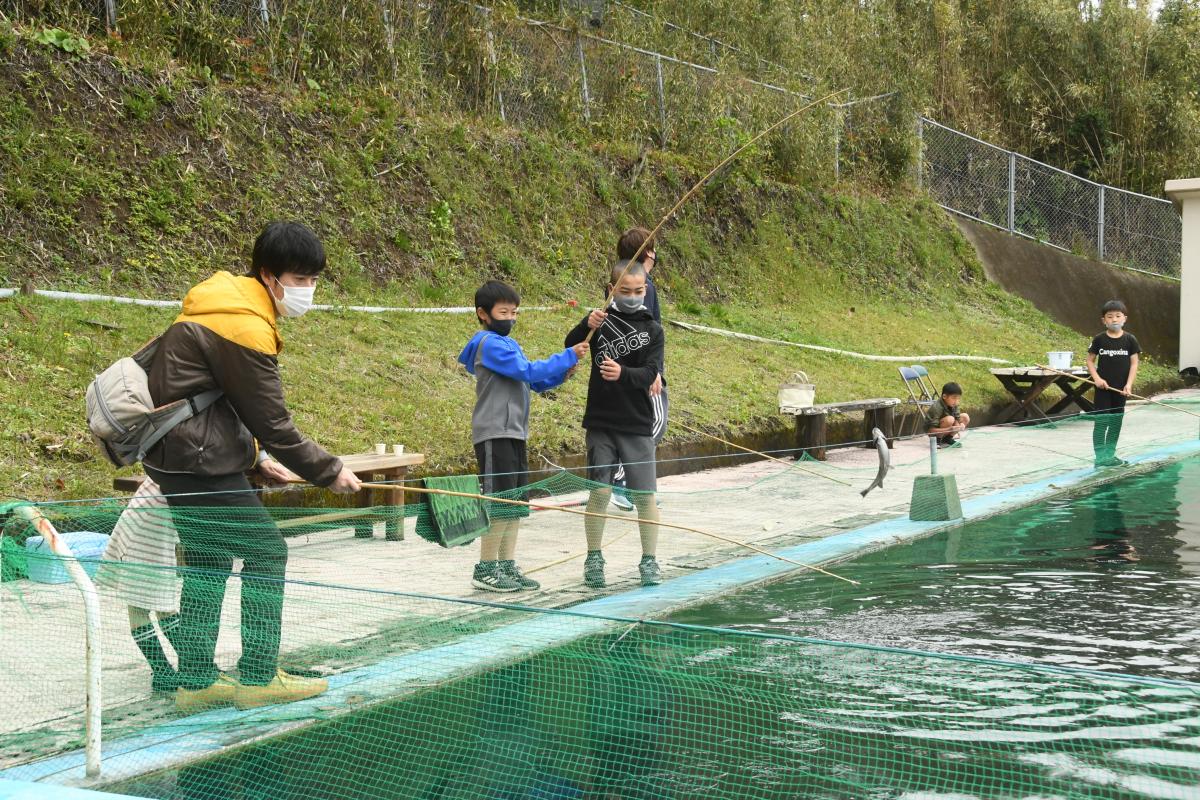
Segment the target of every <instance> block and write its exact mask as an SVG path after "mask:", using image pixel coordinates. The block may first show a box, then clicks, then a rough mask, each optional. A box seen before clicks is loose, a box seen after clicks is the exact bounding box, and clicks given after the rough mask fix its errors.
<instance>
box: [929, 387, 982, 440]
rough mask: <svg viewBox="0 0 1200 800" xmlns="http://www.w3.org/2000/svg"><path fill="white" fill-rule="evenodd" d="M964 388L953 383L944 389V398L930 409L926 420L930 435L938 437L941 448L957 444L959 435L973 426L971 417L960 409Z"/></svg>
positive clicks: (936, 401)
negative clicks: (969, 426)
mask: <svg viewBox="0 0 1200 800" xmlns="http://www.w3.org/2000/svg"><path fill="white" fill-rule="evenodd" d="M962 393H963V391H962V387H961V386H959V385H958V384H957V383H954V382H953V381H951V382H950V383H947V384H946V385H945V386H943V387H942V396H941V397H940V398H938V399H937V400H935V401H934V403H933V405H931V406H930V407H929V413H928V414H927V415H926V419H927V421H928V422H929V433H930V435H936V436H937V437H938V446H939V447H949V446H950V445H953V444H955V440H957V439H958V436H959V434H960V433H961V432H962V431H965V430H966V429H967V426H968V425H970V424H971V415H970V414H968V413H967V412H965V411H963V410H961V409H960V408H959V404H960V403H961V402H962Z"/></svg>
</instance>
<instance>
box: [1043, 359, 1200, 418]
mask: <svg viewBox="0 0 1200 800" xmlns="http://www.w3.org/2000/svg"><path fill="white" fill-rule="evenodd" d="M1037 368H1038V369H1044V370H1046V371H1047V372H1054V373H1057V374H1059V375H1064V376H1066V377H1068V378H1074V379H1075V380H1079V381H1083V382H1084V383H1090V384H1091V385H1092V386H1095V387H1096V388H1097V389H1099V388H1100V386H1099V384H1097V383H1096V382H1095V381H1094V380H1092V379H1091V378H1084V377H1082V376H1080V375H1075V374H1074V373H1071V372H1063V371H1062V370H1061V369H1055V368H1054V367H1044V366H1042V365H1041V364H1038V365H1037ZM1110 391H1114V392H1117V394H1124V392H1120V391H1117V390H1116V389H1112V388H1111V387H1110ZM1126 396H1127V397H1132V398H1134V399H1135V400H1142V401H1144V402H1147V403H1152V404H1154V405H1156V406H1162V407H1163V408H1169V409H1171V410H1172V411H1178V412H1179V413H1181V414H1187V415H1189V416H1192V417H1200V414H1197V413H1196V412H1195V411H1188V410H1187V409H1186V408H1180V407H1179V406H1173V405H1171V404H1170V403H1164V402H1162V401H1161V400H1152V399H1150V398H1149V397H1142V396H1141V395H1140V394H1134V393H1133V392H1130V393H1129V394H1128V395H1126Z"/></svg>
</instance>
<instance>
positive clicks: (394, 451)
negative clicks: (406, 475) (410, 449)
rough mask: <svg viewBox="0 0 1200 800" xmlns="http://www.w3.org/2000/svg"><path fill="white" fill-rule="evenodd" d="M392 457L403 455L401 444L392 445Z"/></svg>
mask: <svg viewBox="0 0 1200 800" xmlns="http://www.w3.org/2000/svg"><path fill="white" fill-rule="evenodd" d="M392 455H394V456H402V455H404V445H402V444H394V445H392Z"/></svg>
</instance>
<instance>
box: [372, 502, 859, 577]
mask: <svg viewBox="0 0 1200 800" xmlns="http://www.w3.org/2000/svg"><path fill="white" fill-rule="evenodd" d="M359 485H360V486H361V487H362V488H364V489H385V490H389V491H395V490H396V489H401V488H402V489H403V490H404V491H406V492H417V493H418V494H440V495H444V496H446V497H462V498H466V499H468V500H482V501H484V502H488V503H502V504H504V505H510V506H524V507H525V508H531V509H534V510H545V509H549V510H552V511H561V512H563V513H564V514H576V515H578V516H581V517H594V518H596V519H615V520H617V521H618V522H629V521H630V520H629V518H628V517H618V516H616V515H615V514H597V513H595V512H593V511H579V510H578V509H574V508H563V507H562V506H556V505H543V504H539V503H529V502H526V501H524V500H509V499H507V498H504V497H489V496H487V495H485V494H475V493H473V492H455V491H451V490H449V489H430V488H429V487H426V486H397V485H395V484H390V483H367V482H364V483H360V484H359ZM650 524H653V525H658V526H659V527H662V528H672V529H674V530H679V531H687V532H689V533H696V534H699V535H701V536H708V537H709V538H712V539H717V540H719V541H722V542H727V543H729V544H733V545H737V546H738V547H744V548H746V549H747V550H753V551H754V552H756V553H759V554H760V555H764V556H770V557H771V558H774V559H777V560H779V561H783V562H786V563H788V564H794V565H796V566H797V567H804V568H805V569H811V570H813V571H814V572H820V573H821V574H822V575H828V576H829V577H831V578H837V579H838V580H839V581H845V582H846V583H849V584H853V585H854V586H858V585H859V583H858V581H854V580H850V579H849V578H843V577H842V576H841V575H836V574H834V573H832V572H830V571H829V570H826V569H822V568H821V567H817V566H814V565H812V564H805V563H804V562H802V561H796V560H795V559H792V558H788V557H787V556H781V555H779V554H778V553H772V552H771V551H770V550H764V549H762V548H761V547H759V546H757V545H753V544H750V543H749V542H743V541H740V540H738V539H732V538H730V537H728V536H722V535H721V534H719V533H713V532H712V531H706V530H701V529H700V528H693V527H690V526H688V525H677V524H675V523H673V522H652V523H650Z"/></svg>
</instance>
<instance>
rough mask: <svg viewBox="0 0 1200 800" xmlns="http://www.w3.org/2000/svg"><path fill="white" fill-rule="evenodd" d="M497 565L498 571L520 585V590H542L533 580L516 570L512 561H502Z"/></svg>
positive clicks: (515, 564)
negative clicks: (498, 566)
mask: <svg viewBox="0 0 1200 800" xmlns="http://www.w3.org/2000/svg"><path fill="white" fill-rule="evenodd" d="M497 563H499V564H500V571H501V572H503V573H504V574H505V575H507V576H508V577H510V578H512V579H513V580H514V581H516V582H517V583H518V584H520V586H521V588H522V589H540V588H542V585H541V584H540V583H538V582H537V581H535V580H534V579H533V578H530V577H527V576H526V575H525V574H524V573H522V572H521V570H519V569H517V562H516V561H514V560H513V559H511V558H509V559H502V560H500V561H499V562H497Z"/></svg>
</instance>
